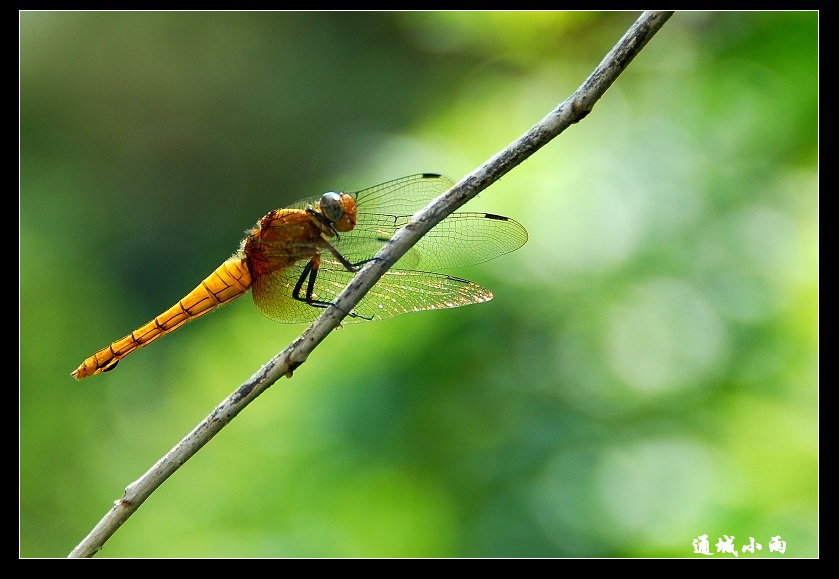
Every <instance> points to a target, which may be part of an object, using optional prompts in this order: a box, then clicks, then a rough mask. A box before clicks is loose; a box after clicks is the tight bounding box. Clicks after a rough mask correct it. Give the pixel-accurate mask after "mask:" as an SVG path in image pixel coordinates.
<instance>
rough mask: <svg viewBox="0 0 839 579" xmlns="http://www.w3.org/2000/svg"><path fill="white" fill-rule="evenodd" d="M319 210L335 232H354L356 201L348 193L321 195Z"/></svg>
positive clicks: (332, 192)
mask: <svg viewBox="0 0 839 579" xmlns="http://www.w3.org/2000/svg"><path fill="white" fill-rule="evenodd" d="M318 210H319V211H320V214H321V215H323V217H325V218H326V219H327V221H329V223H330V224H331V225H332V227H333V228H334V229H335V231H352V229H353V228H354V227H355V223H356V219H357V215H358V212H357V208H356V204H355V199H353V197H352V196H351V195H348V194H346V193H335V192H334V191H329V192H327V193H324V194H323V195H321V198H320V201H319V202H318Z"/></svg>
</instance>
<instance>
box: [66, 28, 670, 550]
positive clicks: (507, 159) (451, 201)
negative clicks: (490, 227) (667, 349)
mask: <svg viewBox="0 0 839 579" xmlns="http://www.w3.org/2000/svg"><path fill="white" fill-rule="evenodd" d="M670 16H672V12H644V13H643V14H642V15H641V16H640V17H639V18H638V20H637V21H636V22H635V23H634V24H633V25H632V27H631V28H630V29H629V30H628V31H627V33H626V34H625V35H624V36H623V38H621V39H620V41H619V42H618V43H617V44H616V45H615V47H614V48H613V49H612V50H611V51H610V52H609V53H608V54H607V55H606V57H605V58H604V59H603V61H602V62H601V63H600V64H599V65H598V66H597V68H596V69H595V70H594V72H592V73H591V75H590V76H589V77H588V78H587V79H586V81H585V82H584V83H583V84H582V85H581V86H580V88H578V89H577V90H576V91H575V92H574V93H573V94H572V95H571V96H570V97H569V98H568V99H566V100H565V101H564V102H562V103H561V104H560V105H559V106H558V107H557V108H556V109H554V110H553V111H551V112H550V113H549V114H548V115H547V116H545V117H544V118H543V119H542V120H541V121H539V122H538V123H537V124H536V125H534V126H533V128H531V129H530V130H529V131H527V132H526V133H525V134H524V135H522V136H521V137H519V138H518V139H517V140H516V141H514V142H513V143H511V144H510V145H509V146H507V147H506V148H505V149H503V150H502V151H500V152H499V153H498V154H496V155H495V156H494V157H492V158H491V159H489V160H488V161H487V162H485V163H484V164H483V165H482V166H481V167H479V168H478V169H476V170H475V171H473V172H472V173H470V174H468V175H466V177H464V178H463V179H462V180H461V181H460V182H459V183H457V185H455V186H454V187H452V188H451V189H450V190H449V191H447V192H446V193H444V194H443V195H441V196H440V197H438V198H437V199H435V200H434V201H432V202H431V203H430V204H429V205H428V206H426V207H425V208H424V209H423V210H421V211H419V212H418V213H416V214H415V215H414V217H413V218H412V219H411V221H410V222H409V223H408V224H407V225H406V226H405V227H403V228H402V229H400V230H399V231H398V232H397V233H396V234H395V235H394V236H393V238H392V239H391V241H390V242H389V243H387V244H386V245H385V246H384V247H383V248H382V250H381V251H379V253H377V254H376V256H375V258H374V259H373V260H371V261H370V262H369V263H367V264H366V265H365V266H364V267H363V268H362V269H361V271H359V273H358V274H357V275H356V276H355V277H354V278H353V279H352V281H351V282H350V284H349V285H348V286H347V287H346V288H345V289H344V291H343V292H341V294H340V295H339V296H338V297H337V299H336V300H335V302H334V304H333V305H332V306H330V307H328V308H327V309H326V310H325V311H324V313H323V315H321V316H320V318H318V319H317V320H316V321H315V322H314V323H313V324H312V325H311V326H309V328H307V329H306V331H305V332H303V334H301V335H300V337H298V338H297V339H296V340H295V341H294V342H293V343H292V344H291V345H290V346H288V347H287V348H286V349H285V350H283V351H282V352H280V353H279V354H277V355H276V356H275V357H274V358H272V359H271V360H269V361H268V362H267V363H266V364H265V365H264V366H263V367H262V368H260V369H259V371H257V372H256V373H255V374H254V375H253V376H251V377H250V378H249V379H248V380H247V381H246V382H245V383H244V384H242V385H241V386H240V387H239V388H238V389H237V390H236V391H235V392H233V394H231V395H230V396H228V397H227V398H226V399H225V400H224V401H223V402H222V403H221V404H219V405H218V406H217V407H216V409H215V410H213V412H212V413H211V414H210V415H209V416H207V417H206V418H205V419H204V420H203V421H202V422H201V423H200V424H199V425H198V426H196V428H195V429H194V430H193V431H192V432H190V433H189V434H188V435H187V436H186V437H185V438H184V439H183V440H181V441H180V442H179V443H178V444H177V445H176V446H175V447H174V448H173V449H172V450H170V451H169V452H168V453H167V454H166V455H165V456H164V457H163V458H161V459H160V460H159V461H158V462H157V463H155V464H154V466H152V467H151V468H150V469H149V470H148V472H146V473H145V474H144V475H143V476H142V477H140V478H139V479H138V480H136V481H135V482H133V483H131V484H130V485H128V487H127V488H126V489H125V494H124V495H123V497H122V498H121V499H119V500H118V501H116V502H115V503H114V506H113V507H112V508H111V510H110V511H109V512H108V513H107V514H106V515H105V516H104V517H103V518H102V520H101V521H99V523H98V524H97V525H96V526H95V527H94V528H93V530H92V531H91V532H90V533H89V534H88V535H87V537H85V538H84V540H82V542H81V543H79V545H78V546H76V548H75V549H73V551H72V552H71V553H70V554H69V557H91V556H93V555H94V554H95V553H96V552H97V551H99V549H101V548H102V546H103V545H104V543H105V542H106V541H107V540H108V539H109V538H110V537H111V536H112V535H113V534H114V533H115V532H116V530H117V529H118V528H119V527H120V526H121V525H122V524H123V523H124V522H125V521H126V520H127V519H128V517H130V516H131V515H132V514H133V513H134V511H136V510H137V509H138V508H139V507H140V505H141V504H142V503H143V502H144V501H145V500H146V499H147V498H148V497H149V496H150V495H151V493H152V492H154V490H155V489H157V487H159V486H160V485H161V484H163V482H164V481H165V480H166V479H167V478H169V477H170V476H171V475H172V474H173V473H174V472H175V471H176V470H177V469H178V468H179V467H180V466H181V465H182V464H184V463H185V462H186V461H187V460H189V459H190V458H191V457H192V456H193V455H194V454H195V453H196V452H198V451H199V450H200V449H201V448H202V447H203V446H204V445H205V444H207V443H208V442H209V441H210V439H212V438H213V436H215V435H216V434H217V433H218V432H219V431H220V430H221V429H222V428H224V426H225V425H227V423H228V422H230V421H231V420H232V419H233V418H234V417H235V416H236V415H238V414H239V412H241V411H242V410H243V409H244V408H245V407H246V406H247V405H248V404H249V403H250V402H251V401H253V400H254V399H255V398H256V397H257V396H259V395H260V394H261V393H262V392H264V391H265V390H266V389H268V388H269V387H270V386H271V385H272V384H274V382H276V381H277V380H279V379H280V378H281V377H283V376H288V377H291V374H292V372H293V371H294V370H295V369H296V368H297V367H298V366H300V365H301V364H303V363H304V362H305V361H306V359H307V358H308V356H309V354H310V353H311V352H312V350H314V348H315V347H316V346H317V345H318V344H320V342H322V341H323V340H324V338H326V336H327V335H329V333H330V332H332V330H334V329H335V328H336V327H337V326H338V324H339V323H340V322H341V320H342V319H343V318H344V317H345V316H346V312H350V311H353V309H354V308H355V306H356V305H357V304H358V303H359V301H361V299H362V298H363V297H364V295H365V294H366V293H367V292H368V291H369V290H370V288H372V287H373V286H374V285H375V284H376V282H377V281H378V280H379V279H380V278H381V277H382V275H383V274H384V273H385V272H386V271H387V270H388V269H389V268H390V266H391V265H393V264H394V263H395V262H396V261H397V260H398V259H399V258H400V257H401V256H402V255H404V254H405V252H407V251H408V250H409V249H410V248H411V247H412V246H413V245H414V244H415V243H416V242H417V241H418V240H419V239H420V238H421V237H422V236H423V235H425V234H426V233H427V232H428V231H429V230H430V229H431V228H432V227H434V226H435V225H436V224H437V223H439V222H440V221H442V220H443V219H445V218H446V217H448V216H449V215H450V214H451V213H453V212H454V211H455V210H456V209H458V208H459V207H461V206H462V205H463V204H465V203H466V202H468V201H469V200H471V199H472V198H474V197H475V196H476V195H477V194H478V193H479V192H481V191H483V190H484V189H486V188H487V187H489V186H490V185H491V184H492V183H494V182H495V181H497V180H498V179H500V178H501V177H502V176H503V175H505V174H506V173H507V172H509V171H510V170H511V169H512V168H513V167H515V166H516V165H518V164H519V163H521V162H522V161H524V160H525V159H526V158H528V157H529V156H531V155H532V154H533V153H535V152H536V151H537V150H539V149H540V148H541V147H543V146H544V145H545V144H547V143H548V142H550V141H551V140H552V139H553V138H554V137H556V136H557V135H559V134H560V133H561V132H562V131H564V130H565V129H566V128H568V127H569V126H570V125H572V124H574V123H577V122H579V121H581V120H582V119H583V118H585V117H586V115H588V113H589V112H591V110H592V108H593V107H594V104H595V103H596V102H597V101H598V100H599V99H600V97H601V96H603V94H604V93H605V92H606V90H607V89H608V88H609V87H610V86H611V85H612V83H613V82H614V81H615V80H616V79H617V77H618V76H619V75H620V74H621V73H622V72H623V71H624V69H625V68H626V67H627V66H629V63H630V62H631V61H632V59H633V58H635V56H636V55H637V54H638V53H639V52H640V51H641V49H642V48H643V47H644V46H645V45H646V44H647V42H649V40H650V39H651V38H652V37H653V36H654V35H655V33H656V32H658V30H659V29H660V28H661V27H662V26H663V25H664V23H665V22H667V20H668V19H669V18H670Z"/></svg>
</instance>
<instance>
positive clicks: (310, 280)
mask: <svg viewBox="0 0 839 579" xmlns="http://www.w3.org/2000/svg"><path fill="white" fill-rule="evenodd" d="M336 258H337V256H336ZM341 260H343V261H342V263H343V262H346V264H347V265H349V266H350V267H351V266H352V264H350V263H349V262H348V261H347V260H346V259H344V258H343V256H342V257H341ZM319 269H320V255H315V256H314V257H313V258H312V259H310V260H309V263H307V264H306V266H305V267H304V268H303V271H302V272H301V273H300V278H299V279H298V280H297V283H296V284H294V290H293V291H292V292H291V297H293V298H294V299H296V300H298V301H301V302H304V303H306V304H308V305H310V306H312V307H314V308H327V307H329V306H333V305H335V304H334V303H332V302H327V301H323V300H319V299H316V298H315V297H314V296H315V281H316V280H317V277H318V271H319ZM348 269H349V267H348ZM350 271H356V270H354V269H350ZM304 283H305V284H306V293H305V295H301V293H300V291H301V290H302V289H303V284H304ZM335 307H337V306H335ZM347 315H348V316H350V317H352V318H363V319H365V320H367V319H372V318H366V317H364V316H362V315H361V314H357V313H356V312H348V313H347Z"/></svg>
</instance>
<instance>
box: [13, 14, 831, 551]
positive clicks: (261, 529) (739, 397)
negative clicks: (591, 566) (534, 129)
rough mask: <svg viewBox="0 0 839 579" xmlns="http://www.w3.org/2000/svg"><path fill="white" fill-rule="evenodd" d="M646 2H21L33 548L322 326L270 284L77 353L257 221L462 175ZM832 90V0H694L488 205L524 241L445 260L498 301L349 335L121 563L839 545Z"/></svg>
mask: <svg viewBox="0 0 839 579" xmlns="http://www.w3.org/2000/svg"><path fill="white" fill-rule="evenodd" d="M637 16H638V13H626V12H610V13H583V12H574V13H563V12H524V13H509V12H501V13H480V12H468V13H457V12H452V13H440V12H404V13H403V12H377V13H363V12H356V13H340V12H322V13H306V12H295V13H282V12H281V13H270V12H268V13H266V12H258V13H235V12H234V13H231V12H223V13H183V12H173V13H111V12H66V13H50V12H23V13H21V14H20V555H21V556H23V557H63V556H66V555H67V554H68V553H69V552H70V550H71V549H72V548H73V547H74V546H75V545H76V544H78V543H79V542H80V541H81V540H82V539H83V538H84V536H85V535H86V534H87V533H88V532H89V531H90V529H91V528H92V527H93V526H94V525H95V524H96V523H97V521H99V519H100V518H101V517H102V516H103V515H104V514H105V513H106V512H107V511H108V509H109V507H110V505H111V503H112V501H113V500H115V499H118V498H119V497H120V496H121V494H122V491H123V489H124V487H125V486H126V485H127V484H129V483H130V482H131V481H133V480H135V479H137V478H138V477H139V476H140V475H142V474H143V473H144V472H145V471H146V470H147V469H148V468H149V467H150V466H151V465H152V464H153V463H154V461H156V460H157V459H158V458H159V457H160V456H161V455H162V454H163V453H165V452H166V451H168V450H169V449H170V448H171V447H172V446H173V445H174V444H175V443H177V441H178V440H180V438H181V437H182V436H184V435H185V434H186V433H187V432H189V430H191V428H192V427H193V426H194V425H195V424H196V423H197V422H198V421H200V420H201V419H202V418H204V417H205V416H206V415H207V414H208V413H209V412H210V411H211V410H212V409H213V407H214V406H215V404H216V403H217V402H218V401H220V400H221V399H222V398H223V397H224V396H226V395H227V394H228V393H230V392H231V391H232V390H233V389H235V388H236V387H237V386H238V385H239V384H240V383H241V382H242V381H243V380H245V379H246V378H248V377H249V376H250V375H251V374H252V373H253V372H255V371H256V370H257V369H258V368H259V367H260V365H261V364H263V363H264V362H265V361H267V360H268V359H269V358H270V357H271V356H272V355H273V354H275V353H276V352H278V351H279V350H281V349H282V348H284V347H285V346H286V345H287V344H288V343H289V342H291V341H292V340H293V339H294V338H295V337H296V336H297V335H298V334H299V333H300V332H301V331H302V330H303V329H304V328H305V326H295V325H282V324H276V323H274V322H271V321H270V320H268V319H267V318H264V317H263V316H261V315H260V314H259V313H258V312H257V311H256V309H255V308H254V307H253V305H252V303H251V299H250V296H246V297H245V298H243V299H240V300H237V301H236V302H233V303H232V304H231V305H229V306H226V307H224V308H222V309H221V310H220V311H218V312H217V313H214V314H213V315H212V316H208V317H205V318H202V319H201V320H199V321H197V322H195V323H193V324H189V325H188V326H186V327H184V328H182V329H181V330H179V331H178V332H176V333H174V334H172V335H170V336H167V337H165V338H164V339H162V340H160V341H159V342H157V343H156V344H154V345H153V346H150V347H149V348H146V349H144V350H141V351H140V352H138V353H136V354H134V355H132V356H130V357H129V358H127V359H126V360H124V361H123V362H122V363H121V364H120V366H119V368H118V369H117V370H116V371H114V372H111V373H108V374H103V375H100V376H96V377H93V378H89V379H86V380H85V381H83V382H80V383H77V382H75V381H74V380H73V379H72V378H71V377H70V372H71V371H72V370H73V369H74V368H75V367H76V366H77V365H78V364H79V363H80V362H81V361H82V360H83V359H84V358H86V357H87V356H89V355H91V354H92V353H93V352H94V351H96V350H98V349H99V348H102V347H104V346H106V345H107V344H108V343H110V342H111V341H112V340H114V339H116V338H120V337H122V336H124V335H126V334H127V333H128V332H130V331H131V330H132V329H134V328H135V327H137V326H139V325H141V324H143V323H145V322H146V321H148V320H149V319H151V318H152V317H154V316H155V315H157V314H158V313H160V312H162V311H163V310H164V309H165V308H167V307H169V306H170V305H172V304H173V303H175V302H176V301H177V300H178V299H179V298H180V297H181V296H182V295H184V294H185V293H186V292H187V291H188V290H190V289H192V288H193V287H194V286H195V285H196V284H197V283H198V282H199V281H200V280H202V279H203V278H204V277H205V276H206V275H207V274H209V273H210V272H211V271H212V270H213V269H214V268H215V267H216V266H217V265H219V264H220V263H221V262H222V261H223V260H224V259H226V258H227V257H228V256H229V255H230V254H231V253H232V252H233V251H234V250H235V249H236V248H237V246H238V243H239V241H240V239H241V237H242V236H243V235H244V230H245V229H247V228H249V227H251V226H253V224H254V223H255V222H256V220H257V219H258V218H259V217H261V216H262V215H263V214H264V213H266V212H267V211H269V210H271V209H274V208H277V207H281V206H284V205H286V204H287V203H289V202H291V201H294V200H296V199H298V198H301V197H306V196H310V195H316V194H320V193H322V192H323V191H326V190H331V189H350V190H351V189H359V188H362V187H365V186H368V185H372V184H375V183H378V182H381V181H385V180H388V179H391V178H395V177H399V176H402V175H407V174H411V173H416V172H424V171H428V172H440V173H444V174H446V175H448V176H450V177H452V178H453V179H455V180H458V179H460V178H461V177H463V176H464V175H465V174H466V173H468V172H470V171H472V170H473V169H474V168H475V167H477V166H478V165H480V164H481V163H482V162H484V161H485V160H486V159H487V158H489V157H490V156H491V155H493V154H494V153H496V152H497V151H498V150H499V149H501V148H502V147H504V146H506V145H507V144H508V143H510V142H511V141H513V140H514V139H516V138H517V137H518V136H520V135H521V134H522V133H523V132H525V131H526V130H527V129H529V128H530V127H531V126H532V125H533V124H534V123H536V122H537V121H538V120H539V119H541V118H542V117H543V116H544V115H545V114H546V113H547V112H548V111H550V110H551V109H553V108H554V107H555V106H556V105H557V104H558V103H559V102H561V101H562V100H564V99H565V98H566V97H567V96H568V95H570V94H571V93H572V92H573V91H574V90H575V89H576V88H577V87H578V86H579V85H580V84H581V83H582V82H583V81H584V80H585V78H586V76H587V75H588V74H589V73H590V72H591V71H592V69H593V68H594V67H595V66H596V65H597V64H598V63H599V62H600V60H601V59H602V58H603V56H604V55H605V54H606V52H607V51H608V50H609V49H611V48H612V46H613V45H614V43H615V42H616V41H617V40H618V39H619V38H620V37H621V36H622V35H623V33H624V32H625V31H626V29H627V28H628V27H629V26H630V25H631V24H632V22H633V21H634V20H635V19H636V18H637ZM817 87H818V13H815V12H784V13H759V12H726V13H677V14H676V15H674V17H673V18H672V19H671V20H670V21H669V22H668V23H667V24H666V25H665V26H664V28H663V29H662V30H661V31H660V32H659V34H658V35H657V36H656V37H654V38H653V40H652V42H651V43H650V44H649V45H648V46H647V47H646V48H645V49H644V50H643V51H642V53H641V54H640V56H639V57H638V58H636V60H635V61H634V62H633V63H632V64H631V66H630V67H629V68H628V69H627V70H626V71H625V73H624V74H623V75H622V76H621V77H620V78H619V79H618V81H617V83H616V84H615V85H614V86H613V87H612V88H611V89H610V90H609V91H608V92H607V93H606V95H605V96H604V98H603V99H602V100H601V101H600V102H599V103H598V104H597V106H596V107H595V108H594V111H593V112H592V114H591V115H589V116H588V117H587V118H586V119H585V120H584V121H583V122H581V123H579V124H577V125H575V126H574V127H572V128H571V129H570V130H568V131H566V132H565V133H564V134H562V135H561V136H560V137H559V138H558V139H556V140H555V141H554V142H552V143H551V144H549V145H548V146H547V147H545V148H544V149H542V150H541V151H539V152H538V153H537V154H536V155H534V156H533V157H532V158H530V159H529V160H527V161H526V162H525V163H524V164H522V165H521V166H519V167H517V168H516V169H515V170H513V171H512V172H511V173H509V174H508V175H507V176H505V177H504V178H503V179H502V180H501V181H499V182H498V183H496V184H494V185H493V186H492V187H490V188H489V189H488V190H486V191H485V192H483V193H482V194H481V195H480V196H479V198H478V199H476V200H475V201H473V202H471V203H470V204H469V205H468V206H467V208H468V209H478V210H489V211H493V212H496V213H502V214H505V215H509V216H512V217H514V218H516V219H517V220H519V221H520V222H522V223H523V224H524V225H525V226H526V227H527V228H528V230H529V232H530V240H529V242H528V244H527V245H525V246H524V247H523V248H522V249H521V250H519V251H518V252H516V253H514V254H510V255H507V256H504V257H501V258H499V259H496V260H494V261H492V262H489V263H487V264H484V265H482V266H476V267H473V268H468V269H464V270H457V271H453V272H451V273H454V274H455V275H459V276H464V277H468V278H470V279H473V280H475V281H478V282H479V283H481V284H483V285H486V286H488V287H490V288H491V289H492V290H493V291H494V293H495V299H494V300H493V301H491V302H489V303H487V304H481V305H476V306H470V307H466V308H460V309H455V310H448V311H437V312H428V313H423V314H416V315H407V316H401V317H398V318H394V319H392V320H388V321H384V322H376V323H371V324H361V325H353V326H349V327H347V328H344V329H341V330H339V331H336V332H335V333H334V334H333V335H331V336H330V337H329V338H328V339H327V340H326V341H325V342H324V343H323V344H322V345H321V347H319V348H318V349H317V350H315V352H314V354H313V355H312V356H311V357H310V358H309V360H308V362H307V363H306V364H305V365H304V366H302V367H301V368H300V369H298V371H297V372H296V373H295V375H294V378H293V379H292V380H282V381H281V382H279V383H277V384H276V385H275V386H274V387H273V388H271V389H270V390H269V391H268V392H267V393H266V394H265V395H263V396H262V397H261V398H260V399H259V400H257V402H256V403H255V404H252V405H251V406H250V407H249V408H248V409H247V410H246V411H245V412H244V413H243V414H241V415H240V416H239V417H238V418H237V419H236V420H234V421H233V422H232V423H231V424H230V426H229V427H228V428H226V429H224V430H223V431H222V433H221V434H220V435H219V436H217V437H216V439H214V440H213V441H212V442H211V443H210V444H209V445H208V446H207V447H205V448H204V449H203V450H202V451H201V452H200V453H199V454H198V456H196V457H195V458H194V459H192V460H191V461H189V462H188V463H187V464H186V465H185V466H184V467H183V468H182V469H181V470H179V471H178V472H177V473H176V474H175V475H174V476H173V477H172V478H171V479H170V480H169V481H167V482H166V483H165V484H164V485H163V487H162V488H160V489H159V490H158V491H157V492H156V493H154V494H153V495H152V497H151V498H150V499H149V500H148V501H147V502H146V503H145V504H144V505H143V506H142V507H141V508H140V509H139V511H138V512H137V513H136V514H135V515H134V516H133V517H132V518H131V519H129V521H128V522H127V523H126V524H125V525H124V526H123V527H122V528H121V529H120V530H119V531H118V532H117V533H116V534H115V535H114V536H113V537H112V539H111V540H110V541H109V542H108V543H107V544H106V546H105V549H104V550H103V551H102V552H101V553H99V554H98V555H97V556H98V557H256V556H260V557H567V556H576V557H639V556H646V557H694V556H699V555H694V554H693V547H692V541H693V540H694V539H696V538H697V537H699V536H700V535H702V534H708V535H709V540H710V541H711V550H712V552H714V551H715V547H714V544H715V543H716V540H717V538H722V537H723V535H728V536H734V537H735V540H734V544H735V547H738V548H739V546H740V545H742V544H745V543H748V542H749V537H754V538H755V540H756V541H757V542H758V543H760V544H762V546H763V549H762V551H757V552H756V553H755V554H754V555H752V554H749V553H743V552H741V553H740V557H739V558H741V559H742V558H747V557H815V556H818V555H819V550H818V506H819V504H818V442H819V436H818V434H819V429H818V259H819V255H818V246H819V228H818V225H819V222H818V137H817V135H818V118H819V117H818V88H817ZM773 536H780V537H781V539H782V540H785V541H786V542H787V549H786V552H785V553H784V554H780V553H777V552H771V553H770V552H769V542H770V539H771V537H773ZM732 557H733V555H730V554H722V553H717V554H715V555H713V556H712V558H714V559H719V558H732Z"/></svg>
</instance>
